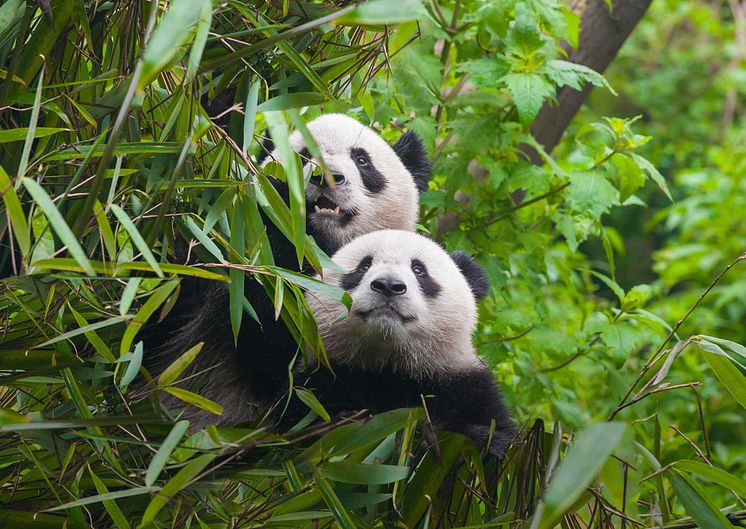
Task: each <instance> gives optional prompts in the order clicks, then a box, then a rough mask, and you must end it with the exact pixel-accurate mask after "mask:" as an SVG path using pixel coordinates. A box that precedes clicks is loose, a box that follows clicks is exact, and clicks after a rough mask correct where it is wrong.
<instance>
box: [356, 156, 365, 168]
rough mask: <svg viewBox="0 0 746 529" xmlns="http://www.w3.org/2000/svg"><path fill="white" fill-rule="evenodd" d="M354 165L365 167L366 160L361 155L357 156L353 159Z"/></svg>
mask: <svg viewBox="0 0 746 529" xmlns="http://www.w3.org/2000/svg"><path fill="white" fill-rule="evenodd" d="M355 163H356V164H358V165H359V166H360V167H365V166H367V165H368V158H366V157H365V156H363V155H358V156H356V157H355Z"/></svg>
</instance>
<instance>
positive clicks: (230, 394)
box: [143, 114, 430, 429]
mask: <svg viewBox="0 0 746 529" xmlns="http://www.w3.org/2000/svg"><path fill="white" fill-rule="evenodd" d="M306 126H307V129H308V132H309V133H310V134H311V136H312V137H313V139H314V141H315V142H316V144H317V146H318V149H319V151H320V152H321V154H322V156H323V159H324V162H325V163H326V165H327V167H328V168H329V171H330V173H331V178H332V179H333V180H334V185H330V184H329V183H328V182H327V180H326V179H325V178H321V177H320V173H319V171H318V170H315V169H317V167H318V163H317V162H318V161H317V160H313V159H312V157H311V155H310V154H309V149H308V148H307V147H306V145H305V140H304V138H303V136H302V134H301V133H300V132H299V131H295V132H293V133H292V134H291V135H290V137H289V142H290V145H291V147H292V148H293V149H294V150H295V151H296V152H297V153H298V154H299V155H300V157H301V159H302V160H303V164H304V173H305V174H306V175H307V177H308V182H307V184H306V188H305V195H306V226H307V233H308V234H309V235H311V236H312V237H313V238H314V240H315V241H316V242H317V244H318V245H319V246H320V248H321V249H322V250H323V251H325V252H326V253H327V254H329V255H332V254H333V253H334V252H335V251H336V250H337V249H339V248H340V247H341V246H342V245H344V244H346V243H348V242H349V241H351V240H352V239H354V238H355V237H357V236H359V235H361V234H364V233H367V232H370V231H374V230H379V229H385V228H396V229H404V230H414V228H415V225H416V222H417V217H418V213H419V192H421V191H423V190H425V189H427V182H428V179H429V175H430V162H429V161H428V159H427V155H426V153H425V149H424V146H423V144H422V141H421V140H420V138H419V137H418V136H417V135H416V134H415V133H414V132H412V131H407V132H405V133H404V134H402V135H401V136H400V138H399V140H398V141H397V142H396V143H395V144H393V145H389V144H388V143H387V142H386V141H385V140H384V139H383V138H381V137H380V136H379V135H378V134H376V133H375V132H374V131H373V130H371V129H370V128H368V127H365V126H364V125H362V124H361V123H359V122H357V121H356V120H354V119H352V118H350V117H348V116H345V115H343V114H324V115H322V116H320V117H318V118H316V119H314V120H312V121H310V122H309V123H307V125H306ZM264 148H265V153H264V155H263V156H262V157H261V162H262V163H263V164H264V165H266V164H267V163H269V162H270V161H272V160H275V159H277V158H278V153H277V152H276V151H275V150H273V148H272V147H271V145H269V146H268V145H266V144H265V146H264ZM273 184H274V185H275V187H276V188H277V190H278V192H279V194H280V195H281V196H282V197H283V198H284V199H285V200H286V201H287V200H288V194H289V192H288V189H287V184H286V183H284V182H279V181H274V182H273ZM263 220H264V224H265V226H266V230H267V236H268V239H269V243H270V246H271V248H272V256H273V259H274V264H275V265H277V266H280V267H283V268H288V269H295V270H297V269H298V263H297V257H296V251H295V247H294V246H293V244H292V243H291V242H290V241H289V240H288V239H287V238H286V237H285V236H284V235H283V234H282V233H281V232H280V230H279V229H278V228H277V227H276V226H275V225H274V224H273V223H272V222H271V221H270V220H269V219H268V218H266V217H265V218H264V219H263ZM244 295H245V298H246V299H247V300H248V302H249V303H250V304H251V306H252V307H253V309H254V311H255V313H256V315H257V317H258V319H259V323H257V322H256V321H254V320H253V319H252V318H251V317H250V316H249V315H247V314H244V316H243V318H242V323H241V328H240V331H239V334H238V340H237V343H236V344H234V341H233V334H232V332H231V324H230V313H229V296H228V292H227V290H226V289H225V288H224V286H223V285H221V284H219V283H217V282H214V281H207V280H204V279H189V278H187V279H184V280H183V281H182V286H181V294H180V296H179V299H178V301H177V302H176V305H175V306H174V307H173V309H172V310H171V312H170V313H169V314H168V316H167V317H166V318H165V319H164V320H163V321H161V322H158V323H156V324H152V325H149V326H148V327H147V328H146V330H145V332H144V336H143V340H144V343H145V348H146V349H145V351H146V355H145V365H146V367H147V368H148V369H150V370H152V371H154V372H155V373H157V372H159V371H162V370H163V369H165V368H166V367H167V366H169V365H170V364H171V363H172V362H174V361H175V360H176V359H177V358H178V357H179V356H180V355H181V354H183V353H184V352H185V351H187V350H188V349H189V348H191V347H192V346H194V345H195V344H197V343H199V342H203V343H204V346H203V348H202V351H201V352H200V353H199V355H198V356H197V359H196V360H195V361H194V363H193V364H192V365H191V366H190V367H189V370H188V371H187V372H185V374H184V378H188V380H189V382H188V383H189V384H190V385H189V386H188V389H190V390H192V391H196V392H198V393H199V394H201V395H202V396H204V397H207V398H208V399H210V400H213V401H215V402H218V403H219V404H221V405H222V406H223V408H224V411H223V414H222V415H221V416H216V415H213V414H210V413H208V412H204V411H202V410H200V409H197V408H192V407H189V408H187V409H186V410H185V412H184V416H185V417H186V418H188V419H189V420H190V421H191V425H192V427H193V428H195V429H198V428H201V427H202V426H204V425H206V424H210V423H216V424H221V425H230V424H236V423H240V422H244V421H248V420H252V419H255V418H256V417H257V415H258V414H259V413H260V412H261V405H257V401H259V402H265V401H267V400H271V399H272V398H274V396H275V395H276V392H277V388H278V387H280V386H283V385H285V386H287V378H288V373H287V369H288V364H289V363H290V362H291V361H292V358H293V356H294V355H295V353H296V351H297V349H298V344H297V343H296V340H295V338H293V336H292V334H291V332H290V331H289V330H288V329H287V327H286V326H285V324H284V323H283V321H277V320H276V318H275V309H274V305H273V302H272V300H271V299H269V297H268V296H267V294H266V292H265V290H264V287H263V286H262V285H261V284H260V283H259V282H258V281H256V280H254V278H252V277H247V278H246V279H245V287H244ZM182 387H183V386H182ZM167 405H168V407H183V403H182V402H181V401H176V400H175V399H169V400H168V401H167Z"/></svg>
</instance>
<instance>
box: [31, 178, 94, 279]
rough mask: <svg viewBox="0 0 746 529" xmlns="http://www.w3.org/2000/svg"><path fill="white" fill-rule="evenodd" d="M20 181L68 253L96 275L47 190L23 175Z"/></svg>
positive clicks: (83, 267) (86, 270)
mask: <svg viewBox="0 0 746 529" xmlns="http://www.w3.org/2000/svg"><path fill="white" fill-rule="evenodd" d="M21 182H23V185H24V187H25V188H26V191H28V193H29V195H31V198H33V199H34V201H36V204H37V205H38V206H39V208H41V210H42V211H43V212H44V215H45V216H46V217H47V220H48V221H49V224H51V225H52V228H54V231H55V233H57V236H58V237H59V238H60V240H61V241H62V243H63V244H64V245H65V246H67V251H69V252H70V254H71V255H72V256H73V258H74V259H75V261H76V262H77V263H78V264H79V265H80V267H81V268H82V269H83V271H84V272H85V273H86V274H88V275H89V276H93V275H96V273H95V272H94V271H93V267H92V266H91V263H90V261H88V257H87V256H86V254H85V252H84V251H83V248H81V247H80V244H79V243H78V240H77V238H76V237H75V235H74V234H73V232H72V230H71V229H70V226H68V225H67V222H65V219H64V218H63V217H62V214H61V213H60V212H59V210H58V209H57V207H56V206H55V205H54V202H52V199H51V198H49V195H47V192H46V191H44V189H43V188H42V187H41V186H40V185H39V184H38V183H37V182H36V181H35V180H32V179H30V178H27V177H25V176H24V177H23V178H21Z"/></svg>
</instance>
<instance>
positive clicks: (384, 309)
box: [307, 230, 488, 378]
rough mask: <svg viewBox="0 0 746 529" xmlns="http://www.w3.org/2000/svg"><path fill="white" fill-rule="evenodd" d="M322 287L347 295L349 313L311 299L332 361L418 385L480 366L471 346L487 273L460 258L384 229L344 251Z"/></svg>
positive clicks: (414, 236)
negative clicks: (434, 376)
mask: <svg viewBox="0 0 746 529" xmlns="http://www.w3.org/2000/svg"><path fill="white" fill-rule="evenodd" d="M332 259H333V261H334V262H335V263H336V264H337V265H339V266H340V267H341V268H342V269H343V270H345V271H346V272H338V271H333V270H326V271H325V272H324V280H325V281H327V282H328V283H332V284H335V285H337V286H340V287H342V288H343V289H344V290H346V291H347V292H349V293H350V295H351V297H352V306H351V309H350V313H349V315H348V316H347V317H345V318H342V319H339V315H340V312H341V306H340V305H339V303H337V302H334V301H332V300H330V299H329V298H325V297H320V296H316V295H313V294H310V293H309V294H308V295H307V298H308V301H309V304H310V306H311V308H312V310H313V312H314V315H315V316H316V320H317V322H318V324H319V330H320V332H321V336H322V339H323V341H324V346H325V348H326V352H327V354H328V356H329V358H330V359H331V360H332V361H334V362H337V363H341V364H344V365H348V366H350V367H356V368H362V369H367V370H380V369H382V368H384V367H388V368H391V369H393V370H394V371H397V372H401V373H404V374H407V375H409V376H413V377H415V378H420V377H423V376H428V375H432V374H435V373H446V374H447V373H448V372H453V371H456V370H461V369H468V368H470V367H474V366H476V365H479V364H480V361H479V360H478V358H477V356H476V355H475V354H474V349H473V346H472V342H471V337H472V333H473V332H474V329H475V326H476V322H477V307H476V300H477V299H479V298H481V297H483V296H484V295H485V294H486V293H487V290H488V284H487V280H486V277H485V275H484V271H483V270H482V269H481V267H479V265H477V264H476V263H475V262H474V261H473V260H472V258H471V257H469V256H467V255H466V254H463V253H456V254H453V255H449V254H448V253H446V252H445V251H444V250H443V249H442V248H441V247H440V246H438V245H437V244H436V243H435V242H433V241H431V240H430V239H427V238H425V237H423V236H421V235H417V234H415V233H413V232H408V231H401V230H383V231H377V232H372V233H369V234H367V235H363V236H361V237H359V238H357V239H355V240H354V241H352V242H351V243H349V244H347V245H346V246H344V247H342V248H341V249H340V250H339V251H338V252H337V253H336V254H335V255H334V256H333V258H332Z"/></svg>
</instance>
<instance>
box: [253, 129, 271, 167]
mask: <svg viewBox="0 0 746 529" xmlns="http://www.w3.org/2000/svg"><path fill="white" fill-rule="evenodd" d="M266 134H267V136H265V138H264V141H263V142H262V146H261V148H260V149H259V154H258V155H257V157H256V161H257V163H258V164H259V165H262V164H263V163H264V160H266V159H267V156H269V154H270V153H271V152H272V151H274V150H275V142H273V141H272V136H270V135H269V130H267V131H266Z"/></svg>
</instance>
